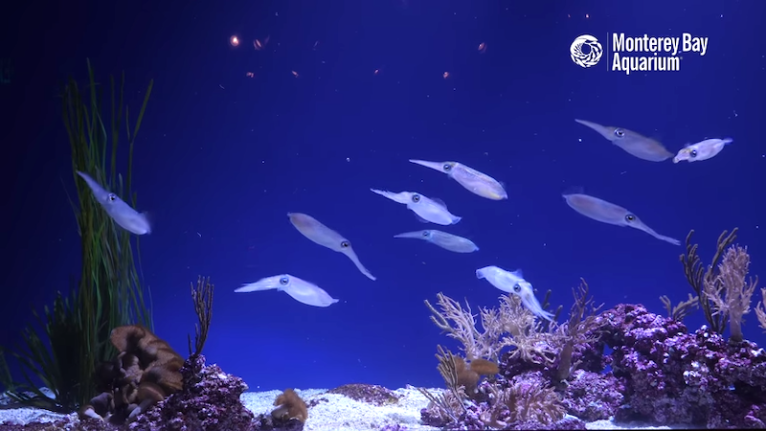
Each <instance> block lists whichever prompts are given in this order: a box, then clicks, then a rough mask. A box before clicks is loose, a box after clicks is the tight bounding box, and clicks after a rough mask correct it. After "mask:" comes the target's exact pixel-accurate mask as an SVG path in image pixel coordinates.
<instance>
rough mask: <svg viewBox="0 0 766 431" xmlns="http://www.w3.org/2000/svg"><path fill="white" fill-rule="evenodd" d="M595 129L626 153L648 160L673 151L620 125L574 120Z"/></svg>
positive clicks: (661, 157) (654, 160) (655, 159)
mask: <svg viewBox="0 0 766 431" xmlns="http://www.w3.org/2000/svg"><path fill="white" fill-rule="evenodd" d="M575 121H576V122H578V123H580V124H582V125H584V126H588V127H590V128H591V129H593V130H595V131H597V132H598V133H599V134H601V136H603V137H605V138H606V139H607V140H609V141H611V142H612V143H613V144H614V145H617V146H618V147H620V148H622V149H623V150H625V152H627V153H628V154H630V155H632V156H635V157H638V158H639V159H643V160H648V161H650V162H662V161H665V160H667V159H669V158H671V157H673V153H671V152H670V151H668V150H667V149H666V148H665V147H664V146H663V145H662V144H661V143H659V142H657V141H655V140H654V139H650V138H647V137H645V136H641V135H639V134H638V133H636V132H633V131H630V130H628V129H623V128H621V127H612V126H602V125H600V124H596V123H593V122H590V121H585V120H575Z"/></svg>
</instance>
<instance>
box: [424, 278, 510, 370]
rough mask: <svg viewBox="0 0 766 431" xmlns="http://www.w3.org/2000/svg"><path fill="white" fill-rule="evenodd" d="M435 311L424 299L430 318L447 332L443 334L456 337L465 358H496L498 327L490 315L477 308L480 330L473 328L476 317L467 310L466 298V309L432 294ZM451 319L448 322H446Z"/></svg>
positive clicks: (497, 352) (441, 296)
mask: <svg viewBox="0 0 766 431" xmlns="http://www.w3.org/2000/svg"><path fill="white" fill-rule="evenodd" d="M436 300H437V304H438V305H439V309H438V310H437V309H436V308H434V306H432V305H431V303H430V302H428V300H425V301H424V302H425V304H426V307H428V309H429V310H431V321H432V322H434V324H435V325H436V326H438V327H439V328H441V329H442V330H443V331H445V332H446V333H447V336H448V337H450V338H454V339H455V340H458V341H459V342H460V343H461V344H462V345H463V352H464V353H465V357H466V358H468V360H472V359H474V358H490V359H494V360H497V357H498V355H499V353H500V348H499V347H498V342H499V340H500V335H501V328H500V327H499V325H497V319H496V318H495V317H496V316H494V314H490V313H485V310H481V326H482V328H483V331H482V332H479V330H478V329H476V319H475V317H474V315H473V313H472V312H471V307H470V306H469V305H468V301H466V304H465V305H466V309H465V310H463V307H462V306H461V305H460V303H459V302H457V301H455V300H454V299H452V298H450V297H448V296H446V295H444V294H443V293H437V294H436ZM450 322H451V323H450Z"/></svg>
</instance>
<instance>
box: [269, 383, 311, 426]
mask: <svg viewBox="0 0 766 431" xmlns="http://www.w3.org/2000/svg"><path fill="white" fill-rule="evenodd" d="M274 405H275V406H277V408H276V409H274V411H272V412H271V416H272V417H273V418H274V419H276V420H279V421H287V420H290V419H296V420H298V421H300V422H302V423H305V422H306V419H308V417H309V411H308V406H307V405H306V403H305V402H304V401H303V400H302V399H301V397H300V396H298V394H297V393H296V392H295V391H294V390H292V389H285V391H284V392H282V393H281V394H279V396H277V399H276V400H275V401H274Z"/></svg>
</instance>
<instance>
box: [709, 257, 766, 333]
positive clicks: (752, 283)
mask: <svg viewBox="0 0 766 431" xmlns="http://www.w3.org/2000/svg"><path fill="white" fill-rule="evenodd" d="M749 268H750V255H748V254H747V249H746V248H744V247H740V246H738V245H734V246H731V247H729V248H728V249H727V250H726V252H725V253H724V255H723V259H722V260H721V263H720V264H719V265H718V274H717V276H716V277H715V278H714V279H708V278H706V279H705V281H704V288H705V295H706V296H707V297H708V299H710V302H711V304H712V308H713V309H714V310H715V311H714V313H716V314H721V315H724V316H726V317H727V318H728V320H729V331H730V332H731V339H732V340H733V341H742V340H743V337H742V316H744V315H745V314H747V313H749V312H750V299H751V298H752V296H753V292H754V291H755V288H756V286H757V285H758V277H755V279H752V278H751V279H749V280H747V274H748V270H749Z"/></svg>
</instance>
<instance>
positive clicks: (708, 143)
mask: <svg viewBox="0 0 766 431" xmlns="http://www.w3.org/2000/svg"><path fill="white" fill-rule="evenodd" d="M732 142H734V139H731V138H726V139H706V140H704V141H702V142H697V143H696V144H691V145H687V146H685V147H684V148H681V150H679V151H678V154H676V156H675V157H673V163H678V162H681V161H684V160H686V161H688V162H689V163H691V162H697V161H700V160H707V159H711V158H713V157H715V156H716V155H718V153H720V152H721V150H723V147H725V146H727V145H729V144H731V143H732Z"/></svg>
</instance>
